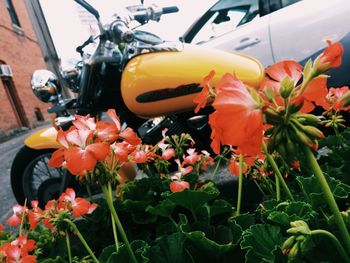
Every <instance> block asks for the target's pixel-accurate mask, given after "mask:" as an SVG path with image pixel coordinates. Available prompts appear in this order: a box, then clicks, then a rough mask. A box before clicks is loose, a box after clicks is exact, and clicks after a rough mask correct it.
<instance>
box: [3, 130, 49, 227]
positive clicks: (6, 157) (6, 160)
mask: <svg viewBox="0 0 350 263" xmlns="http://www.w3.org/2000/svg"><path fill="white" fill-rule="evenodd" d="M44 127H45V126H40V127H37V128H34V129H31V130H27V131H25V132H23V133H21V134H17V135H16V136H15V137H12V138H11V139H9V140H7V141H5V142H2V143H0V224H4V223H5V222H6V220H7V219H8V217H9V216H11V215H12V207H13V206H14V205H15V204H16V203H17V202H16V199H15V197H14V195H13V193H12V189H11V183H10V181H11V180H10V172H11V165H12V161H13V159H14V158H15V156H16V153H17V152H18V151H19V150H20V148H21V147H22V146H23V141H24V140H25V138H26V137H27V136H29V135H30V134H32V133H34V132H36V131H38V130H40V129H43V128H44Z"/></svg>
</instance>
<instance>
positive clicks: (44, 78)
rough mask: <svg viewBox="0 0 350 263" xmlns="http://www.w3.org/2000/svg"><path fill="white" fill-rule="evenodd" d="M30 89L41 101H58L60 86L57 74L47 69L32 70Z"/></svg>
mask: <svg viewBox="0 0 350 263" xmlns="http://www.w3.org/2000/svg"><path fill="white" fill-rule="evenodd" d="M31 85H32V90H33V92H34V94H35V96H37V98H38V99H39V100H41V101H42V102H53V103H55V102H58V101H59V98H60V95H61V94H60V92H61V87H60V85H59V82H58V78H57V76H56V75H55V74H54V73H52V72H51V71H49V70H46V69H39V70H36V71H34V73H33V75H32V79H31Z"/></svg>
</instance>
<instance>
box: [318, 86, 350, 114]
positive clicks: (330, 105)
mask: <svg viewBox="0 0 350 263" xmlns="http://www.w3.org/2000/svg"><path fill="white" fill-rule="evenodd" d="M348 92H349V87H347V86H344V87H341V88H330V89H329V90H328V94H327V96H326V97H324V101H323V103H322V104H321V106H322V107H323V108H324V109H325V110H326V111H330V110H332V109H334V110H338V111H341V110H343V111H346V110H349V109H350V107H344V101H341V98H342V97H343V96H344V94H346V93H348Z"/></svg>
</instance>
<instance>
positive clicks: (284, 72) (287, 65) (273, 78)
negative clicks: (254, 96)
mask: <svg viewBox="0 0 350 263" xmlns="http://www.w3.org/2000/svg"><path fill="white" fill-rule="evenodd" d="M302 69H303V67H302V66H301V65H300V64H299V63H297V62H296V61H293V60H284V61H281V62H278V63H276V64H273V65H271V66H270V67H268V68H267V69H266V70H265V72H266V75H267V77H265V79H264V80H263V81H262V83H261V85H260V89H261V90H263V91H266V89H267V88H270V89H272V91H273V93H274V94H273V96H274V98H275V99H276V100H277V103H278V102H279V101H280V99H279V97H280V94H279V89H280V84H281V81H282V80H283V79H284V78H285V77H286V76H288V77H289V78H290V79H291V80H293V81H294V84H296V83H297V82H298V81H299V79H300V78H301V76H302Z"/></svg>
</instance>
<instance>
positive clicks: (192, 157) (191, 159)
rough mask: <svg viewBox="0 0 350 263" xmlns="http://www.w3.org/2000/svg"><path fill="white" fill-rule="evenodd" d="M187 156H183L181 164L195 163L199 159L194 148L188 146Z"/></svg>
mask: <svg viewBox="0 0 350 263" xmlns="http://www.w3.org/2000/svg"><path fill="white" fill-rule="evenodd" d="M186 152H187V153H188V156H186V157H185V158H184V161H183V165H195V164H196V163H197V162H198V161H200V159H201V156H200V155H199V154H198V153H197V152H196V149H194V148H190V149H187V151H186Z"/></svg>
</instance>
